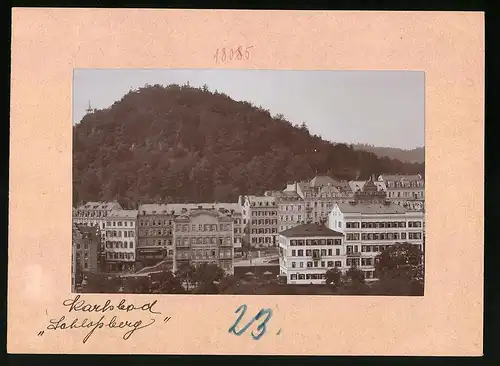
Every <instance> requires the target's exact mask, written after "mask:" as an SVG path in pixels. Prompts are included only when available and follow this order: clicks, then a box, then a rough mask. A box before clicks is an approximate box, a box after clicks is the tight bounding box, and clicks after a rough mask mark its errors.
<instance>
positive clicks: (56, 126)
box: [7, 8, 484, 355]
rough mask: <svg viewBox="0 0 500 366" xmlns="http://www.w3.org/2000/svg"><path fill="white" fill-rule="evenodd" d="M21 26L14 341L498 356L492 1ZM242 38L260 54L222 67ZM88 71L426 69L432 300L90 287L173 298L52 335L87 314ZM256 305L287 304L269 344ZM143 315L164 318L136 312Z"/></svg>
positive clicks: (143, 349) (100, 347)
mask: <svg viewBox="0 0 500 366" xmlns="http://www.w3.org/2000/svg"><path fill="white" fill-rule="evenodd" d="M12 22H13V25H12V83H11V85H12V90H11V121H10V122H11V146H10V153H11V155H10V159H11V160H10V208H9V216H10V218H9V223H10V226H9V269H8V272H9V274H8V281H9V283H8V320H7V325H8V352H10V353H140V354H148V353H149V354H285V355H481V354H482V327H483V324H482V321H483V315H482V314H483V185H484V182H483V176H484V167H483V165H484V157H483V147H484V143H483V134H484V112H483V110H484V15H483V13H474V12H470V13H465V12H462V13H459V12H321V11H320V12H317V11H307V12H305V11H211V10H203V11H196V10H133V9H128V10H125V9H123V10H120V9H113V10H109V9H43V8H39V9H30V8H24V9H21V8H16V9H13V17H12ZM228 45H233V46H234V45H241V46H242V47H247V46H253V48H252V51H251V57H250V58H249V59H248V60H247V59H246V58H244V59H243V60H233V61H227V62H225V63H223V64H221V63H220V64H216V63H215V59H214V58H213V55H214V53H215V50H216V49H217V48H220V47H224V46H228ZM74 68H238V69H287V70H316V69H318V70H423V71H425V74H426V146H425V147H426V230H427V234H426V283H425V296H423V297H414V298H410V297H354V296H346V297H341V296H332V297H328V296H221V295H219V296H208V295H207V296H204V295H196V296H184V295H183V296H180V295H178V296H175V295H161V296H156V295H155V296H153V295H151V296H149V295H132V296H130V295H126V296H125V297H124V296H120V295H85V296H84V299H85V301H87V302H90V303H101V304H103V303H104V302H105V301H106V300H107V299H110V300H111V301H112V302H113V303H118V302H119V301H120V299H121V298H125V299H126V300H127V303H135V304H142V303H144V302H149V301H154V300H158V303H157V304H156V305H155V310H157V311H161V312H162V315H159V316H156V318H157V319H156V322H155V324H153V325H152V326H150V327H147V328H145V329H141V330H138V331H137V332H136V333H134V334H133V335H132V336H131V337H130V339H128V340H126V341H125V340H123V339H122V335H123V333H124V331H122V330H117V329H98V330H96V331H95V333H94V334H93V335H92V337H91V338H90V339H89V341H88V342H87V343H85V344H83V343H82V339H83V337H84V336H85V334H86V333H87V332H88V330H82V329H77V330H64V331H61V330H59V331H47V330H45V331H44V333H43V334H41V335H39V332H41V331H43V330H44V329H46V326H47V324H48V323H49V319H52V318H59V317H60V316H62V315H66V316H67V318H68V319H69V318H71V316H72V315H71V314H68V312H67V309H65V308H64V307H63V306H62V302H63V301H64V300H65V299H69V298H71V297H72V295H71V292H70V278H71V276H70V264H71V261H70V256H71V245H70V243H71V215H72V212H71V209H72V208H71V207H72V205H71V202H72V198H71V197H72V179H71V176H72V145H71V144H72V142H71V139H72V124H71V113H72V111H71V108H72V107H71V106H72V95H71V93H72V92H71V91H72V75H73V69H74ZM241 304H247V305H248V311H247V314H246V317H248V316H250V315H254V314H256V313H257V312H258V311H259V310H260V309H261V308H272V309H273V312H274V315H273V317H272V319H271V320H270V321H269V323H268V327H267V332H266V334H265V335H264V336H263V337H262V338H261V339H260V340H258V341H254V340H253V339H252V338H251V336H250V334H249V333H250V330H249V331H247V333H245V334H243V335H241V336H239V337H238V336H235V335H233V334H230V333H229V332H228V328H229V327H230V326H231V325H232V324H233V322H234V321H235V319H236V314H235V313H234V312H235V310H236V308H237V307H238V306H239V305H241ZM77 315H78V316H79V315H80V314H77ZM89 316H91V317H92V319H95V318H96V316H97V315H96V314H93V315H92V314H90V315H89ZM141 316H142V317H143V318H144V319H143V318H140V317H141ZM166 316H169V317H171V319H170V320H169V321H168V322H164V321H163V319H164V317H166ZM73 317H74V316H73ZM152 317H154V316H152ZM98 318H99V317H97V319H95V320H98ZM122 318H123V319H125V316H122ZM139 318H140V319H142V320H143V321H144V322H147V321H148V320H149V318H150V316H149V315H147V314H144V315H141V314H139V313H134V314H132V315H130V316H129V317H128V318H127V319H126V320H130V321H132V320H137V319H139ZM244 323H245V322H243V324H244ZM279 330H280V331H279ZM278 333H279V334H278Z"/></svg>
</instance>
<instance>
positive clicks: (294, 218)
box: [273, 190, 306, 232]
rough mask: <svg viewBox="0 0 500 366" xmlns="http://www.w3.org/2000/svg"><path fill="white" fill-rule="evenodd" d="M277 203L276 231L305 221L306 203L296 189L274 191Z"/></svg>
mask: <svg viewBox="0 0 500 366" xmlns="http://www.w3.org/2000/svg"><path fill="white" fill-rule="evenodd" d="M273 195H274V197H275V198H276V203H277V205H278V232H281V231H284V230H288V229H291V228H293V227H295V226H298V225H302V224H304V223H305V221H306V205H305V202H304V200H303V199H302V197H300V196H299V194H298V193H297V191H292V190H284V191H283V192H274V193H273Z"/></svg>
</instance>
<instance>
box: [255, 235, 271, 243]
mask: <svg viewBox="0 0 500 366" xmlns="http://www.w3.org/2000/svg"><path fill="white" fill-rule="evenodd" d="M274 241H275V237H274V236H264V237H262V236H259V237H257V238H256V237H255V236H254V237H252V244H272V243H274Z"/></svg>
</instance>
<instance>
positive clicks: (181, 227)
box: [175, 224, 233, 232]
mask: <svg viewBox="0 0 500 366" xmlns="http://www.w3.org/2000/svg"><path fill="white" fill-rule="evenodd" d="M232 230H233V225H232V224H219V225H217V224H199V225H194V224H193V225H191V231H232ZM175 231H176V232H179V231H182V232H187V231H189V225H188V224H176V225H175Z"/></svg>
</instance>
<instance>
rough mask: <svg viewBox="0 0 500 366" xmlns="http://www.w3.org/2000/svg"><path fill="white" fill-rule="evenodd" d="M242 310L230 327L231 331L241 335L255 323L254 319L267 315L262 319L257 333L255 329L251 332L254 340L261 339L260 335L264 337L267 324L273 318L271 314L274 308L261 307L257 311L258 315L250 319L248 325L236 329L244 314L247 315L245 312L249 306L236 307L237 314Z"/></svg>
mask: <svg viewBox="0 0 500 366" xmlns="http://www.w3.org/2000/svg"><path fill="white" fill-rule="evenodd" d="M240 311H241V314H240V315H239V316H238V318H237V319H236V321H235V322H234V324H233V326H232V327H231V328H229V333H233V334H234V335H237V336H239V335H241V334H243V333H245V331H246V330H247V329H248V328H249V327H250V326H251V325H252V324H253V322H254V321H256V320H259V319H261V318H262V317H264V316H265V318H264V320H262V322H261V323H260V324H259V326H258V327H257V334H254V332H253V331H252V333H251V334H252V338H253V339H254V340H258V339H260V337H262V336H263V335H264V334H265V333H266V324H267V322H268V321H269V320H270V319H271V316H272V313H273V312H272V310H271V309H261V310H260V311H259V312H258V313H257V315H255V316H254V318H253V319H252V320H250V322H248V324H247V325H245V326H244V327H243V328H241V329H240V330H236V327H237V326H238V324H239V323H240V321H241V318H243V316H244V315H245V313H246V311H247V306H246V305H241V306H240V307H239V308H238V309H236V311H235V313H236V314H237V313H239V312H240Z"/></svg>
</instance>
